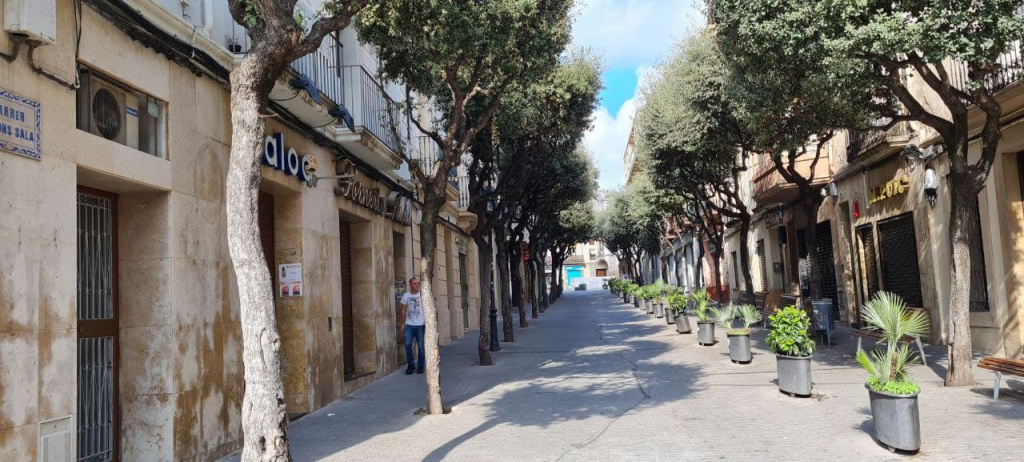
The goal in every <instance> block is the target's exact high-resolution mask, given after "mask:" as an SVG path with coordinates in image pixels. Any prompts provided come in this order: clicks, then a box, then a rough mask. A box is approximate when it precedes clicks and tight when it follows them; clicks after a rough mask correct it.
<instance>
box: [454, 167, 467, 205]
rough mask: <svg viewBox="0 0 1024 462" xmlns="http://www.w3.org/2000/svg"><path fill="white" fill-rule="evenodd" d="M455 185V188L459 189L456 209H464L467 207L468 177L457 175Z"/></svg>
mask: <svg viewBox="0 0 1024 462" xmlns="http://www.w3.org/2000/svg"><path fill="white" fill-rule="evenodd" d="M456 183H457V188H458V189H459V202H458V204H457V207H458V208H459V209H466V208H468V207H469V175H459V176H458V179H457V180H456Z"/></svg>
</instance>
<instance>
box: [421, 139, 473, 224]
mask: <svg viewBox="0 0 1024 462" xmlns="http://www.w3.org/2000/svg"><path fill="white" fill-rule="evenodd" d="M412 157H413V159H414V160H417V161H419V163H420V169H422V170H423V172H424V173H425V174H426V175H427V176H430V175H432V174H433V172H434V166H435V165H436V164H437V161H438V160H439V159H443V158H444V152H443V151H442V150H441V147H440V146H438V145H437V142H436V141H434V139H433V138H431V137H429V136H427V135H420V136H417V137H415V138H414V147H413V152H412ZM448 186H450V188H449V195H454V197H452V200H454V201H456V202H457V206H458V208H459V209H460V210H463V209H465V208H466V207H469V176H468V175H459V166H458V165H456V166H454V167H452V168H451V169H450V170H448Z"/></svg>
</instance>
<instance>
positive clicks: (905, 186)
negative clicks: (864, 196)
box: [868, 177, 910, 204]
mask: <svg viewBox="0 0 1024 462" xmlns="http://www.w3.org/2000/svg"><path fill="white" fill-rule="evenodd" d="M908 190H910V180H909V179H907V178H906V177H897V178H893V179H891V180H889V181H886V182H885V183H884V184H882V185H880V186H878V187H875V188H871V191H870V192H869V193H868V202H869V203H872V204H874V203H876V202H881V201H883V200H886V199H888V198H890V197H896V196H898V195H900V194H906V192H907V191H908Z"/></svg>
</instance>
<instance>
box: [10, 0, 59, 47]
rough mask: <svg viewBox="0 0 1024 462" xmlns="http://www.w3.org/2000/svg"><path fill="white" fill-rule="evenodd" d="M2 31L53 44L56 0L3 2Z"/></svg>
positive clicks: (55, 27) (11, 0)
mask: <svg viewBox="0 0 1024 462" xmlns="http://www.w3.org/2000/svg"><path fill="white" fill-rule="evenodd" d="M4 30H6V31H7V32H10V33H12V34H19V35H24V36H27V37H28V38H29V39H31V40H35V41H37V42H40V43H44V44H53V43H54V42H56V41H57V0H4Z"/></svg>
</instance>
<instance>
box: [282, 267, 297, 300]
mask: <svg viewBox="0 0 1024 462" xmlns="http://www.w3.org/2000/svg"><path fill="white" fill-rule="evenodd" d="M277 274H278V277H277V284H278V287H279V289H280V290H279V291H280V295H281V296H282V297H301V296H302V263H285V264H283V265H278V267H277Z"/></svg>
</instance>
